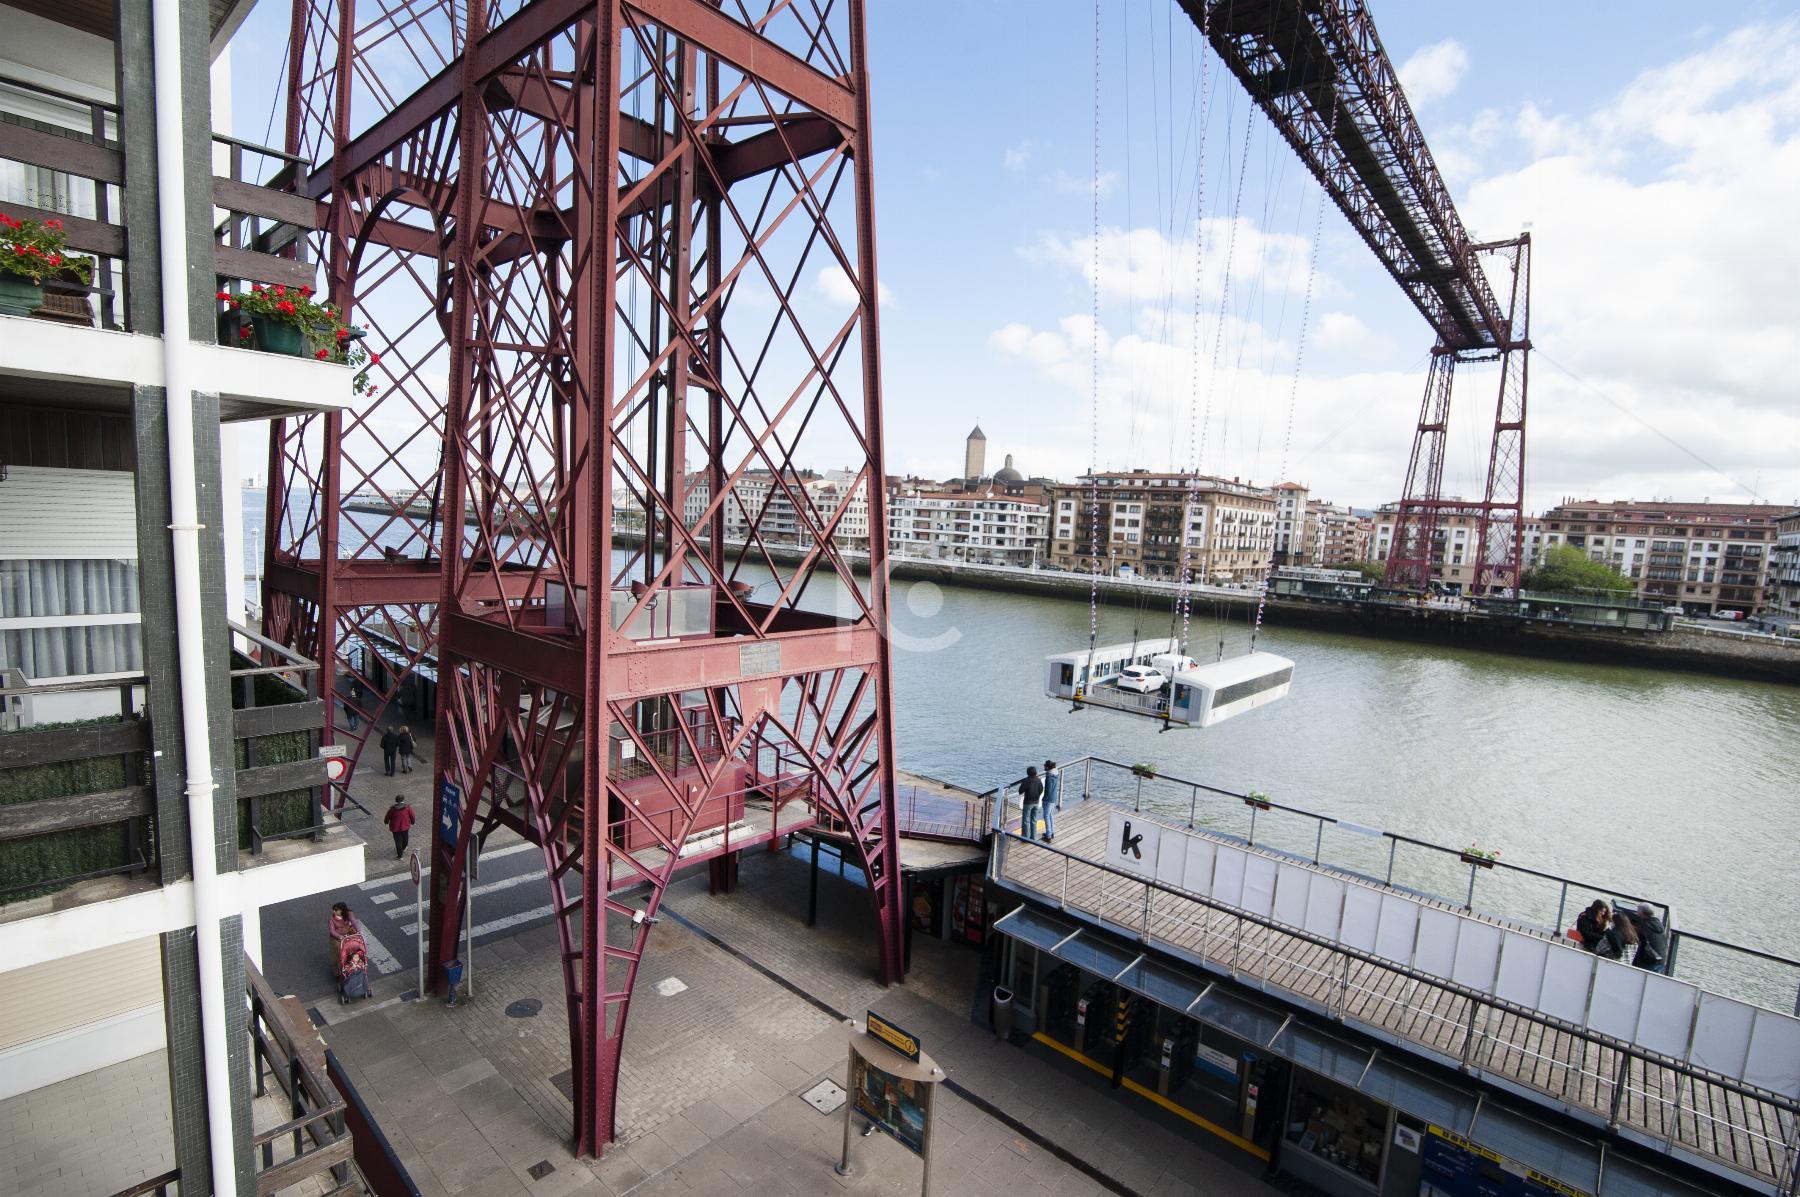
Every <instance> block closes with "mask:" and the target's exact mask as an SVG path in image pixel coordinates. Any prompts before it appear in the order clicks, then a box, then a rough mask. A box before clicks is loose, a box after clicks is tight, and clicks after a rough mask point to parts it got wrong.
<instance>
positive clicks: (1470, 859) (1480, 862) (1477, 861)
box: [1460, 852, 1494, 869]
mask: <svg viewBox="0 0 1800 1197" xmlns="http://www.w3.org/2000/svg"><path fill="white" fill-rule="evenodd" d="M1460 855H1461V856H1462V862H1463V863H1464V864H1469V865H1474V866H1475V867H1476V868H1478V869H1491V868H1493V867H1494V861H1493V858H1492V857H1489V856H1470V855H1469V854H1468V853H1467V852H1464V853H1461V854H1460Z"/></svg>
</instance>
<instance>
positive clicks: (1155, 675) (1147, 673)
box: [1114, 665, 1169, 694]
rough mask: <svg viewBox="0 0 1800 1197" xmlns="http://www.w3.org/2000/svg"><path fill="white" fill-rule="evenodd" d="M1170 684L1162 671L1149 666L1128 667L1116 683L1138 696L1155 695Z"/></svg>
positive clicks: (1120, 687) (1120, 674) (1121, 672)
mask: <svg viewBox="0 0 1800 1197" xmlns="http://www.w3.org/2000/svg"><path fill="white" fill-rule="evenodd" d="M1168 684H1169V679H1168V678H1166V677H1164V676H1163V674H1162V671H1161V670H1159V669H1153V668H1151V667H1150V666H1148V665H1127V666H1126V667H1125V668H1124V669H1123V670H1122V671H1120V673H1119V680H1118V681H1117V682H1115V683H1114V685H1116V686H1118V687H1119V689H1121V690H1131V691H1134V692H1135V693H1138V694H1155V693H1156V692H1157V691H1158V690H1161V689H1162V688H1163V687H1164V686H1166V685H1168Z"/></svg>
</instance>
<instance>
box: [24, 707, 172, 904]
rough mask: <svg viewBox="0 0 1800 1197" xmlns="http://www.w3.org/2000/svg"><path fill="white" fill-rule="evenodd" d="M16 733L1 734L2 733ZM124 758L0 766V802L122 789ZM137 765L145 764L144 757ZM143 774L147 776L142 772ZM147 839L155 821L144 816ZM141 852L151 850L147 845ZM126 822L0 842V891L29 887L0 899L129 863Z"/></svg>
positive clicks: (33, 893)
mask: <svg viewBox="0 0 1800 1197" xmlns="http://www.w3.org/2000/svg"><path fill="white" fill-rule="evenodd" d="M124 722H126V719H125V718H124V717H123V716H113V717H111V718H107V719H83V720H77V721H73V722H68V723H55V724H39V725H38V726H36V727H32V728H27V729H26V730H27V731H33V732H36V731H44V730H48V729H52V728H59V727H90V726H93V725H96V724H106V723H124ZM10 734H18V733H7V732H0V735H10ZM129 759H130V758H129V757H128V756H123V755H121V756H97V757H89V758H88V759H86V760H79V761H57V762H55V763H53V764H48V765H28V766H26V767H24V768H22V769H0V806H11V805H13V804H14V803H19V802H36V801H38V800H39V799H43V798H66V797H70V796H72V795H76V794H100V793H104V792H105V791H107V790H119V789H123V788H125V784H126V783H125V766H126V762H127V761H128V760H129ZM140 768H142V769H145V770H147V769H148V768H149V761H148V760H141V761H140ZM146 776H147V774H146ZM144 823H145V831H146V839H147V840H148V838H149V837H150V836H153V835H154V834H155V821H154V820H151V819H146V820H144ZM145 851H146V852H149V851H150V847H149V844H148V843H146V845H145ZM133 859H134V858H133V857H132V854H131V831H130V825H129V824H125V823H114V824H110V825H108V826H105V827H83V828H79V829H77V830H75V831H60V832H57V833H56V834H54V835H40V836H33V837H32V838H31V839H27V840H7V841H6V842H4V843H0V890H11V889H12V888H13V887H14V886H22V885H29V886H32V887H33V888H31V889H27V890H23V891H21V892H19V893H13V894H9V895H6V896H0V902H16V901H20V900H22V899H24V898H34V897H37V896H39V895H41V894H47V893H53V892H55V891H56V890H58V889H60V888H62V887H61V885H58V884H54V883H51V884H39V883H43V882H50V881H51V879H53V878H58V877H80V876H84V875H86V874H88V873H98V872H100V871H102V870H104V869H114V868H121V867H123V866H125V865H128V864H131V863H133Z"/></svg>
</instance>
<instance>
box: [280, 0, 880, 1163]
mask: <svg viewBox="0 0 1800 1197" xmlns="http://www.w3.org/2000/svg"><path fill="white" fill-rule="evenodd" d="M289 86H290V94H291V100H290V109H291V110H290V114H289V126H288V146H289V149H290V150H291V151H292V152H293V153H295V154H296V155H298V156H300V157H302V158H304V159H305V160H306V161H308V162H310V163H312V164H313V166H312V172H311V194H312V195H313V197H314V198H315V199H316V200H317V201H318V203H319V204H320V207H321V217H322V221H321V227H322V228H323V229H324V230H325V231H324V233H323V234H322V236H321V244H320V245H319V246H318V249H319V251H320V261H321V262H322V264H323V268H324V270H325V273H326V277H327V278H328V281H329V286H330V292H331V295H332V297H333V299H335V300H336V301H337V302H338V303H340V304H342V305H343V306H344V307H345V309H346V311H347V314H348V316H349V318H350V319H351V320H352V321H353V322H354V323H356V324H358V325H361V326H363V327H365V328H367V329H368V330H369V344H370V346H371V347H372V348H374V349H375V350H376V351H378V352H379V353H380V354H381V355H382V357H381V361H380V363H379V364H378V365H376V366H375V367H374V368H373V369H372V371H371V374H372V382H373V384H374V385H375V386H376V387H377V393H376V394H375V395H374V396H372V397H365V399H364V400H363V401H362V402H361V403H360V404H359V405H358V410H357V411H356V412H355V413H346V414H344V415H341V416H339V415H330V416H318V417H311V418H308V419H304V420H299V421H289V422H287V423H286V424H284V425H282V426H281V427H280V428H279V429H278V431H277V434H276V436H275V438H274V445H273V447H272V450H271V468H270V482H269V495H270V499H269V513H268V527H269V529H270V532H269V536H268V541H269V549H268V555H269V561H268V563H267V578H268V582H267V593H266V596H265V611H266V615H265V621H266V626H267V628H268V629H269V631H270V633H271V634H273V635H275V636H277V637H279V638H281V639H283V640H285V641H287V642H288V643H292V644H295V645H297V646H302V647H303V648H304V649H305V650H306V651H309V652H318V653H322V654H324V657H323V658H322V659H328V660H331V661H333V662H335V664H336V666H337V671H338V675H339V680H337V681H336V682H335V684H334V685H333V688H332V693H331V694H330V695H329V696H328V697H329V705H330V709H331V729H332V733H333V735H335V736H336V737H337V738H339V739H340V740H342V741H345V742H348V743H350V744H351V745H352V746H353V748H354V749H356V750H360V748H361V745H362V742H363V738H364V737H366V736H367V735H368V734H369V729H370V728H371V727H372V726H374V725H376V724H377V723H378V722H379V721H381V720H382V719H383V718H384V717H386V716H387V715H388V714H389V712H391V711H392V709H393V707H394V704H395V702H396V700H397V695H398V694H399V693H400V692H401V688H402V687H403V686H404V685H405V683H406V680H407V678H408V677H409V676H411V677H415V678H420V677H425V676H427V673H426V671H429V675H430V676H431V677H432V678H433V679H434V680H435V683H436V687H437V691H436V692H437V696H438V702H437V714H436V720H437V722H436V729H437V730H436V753H435V755H434V759H433V767H434V769H435V772H436V776H435V779H434V780H436V781H437V783H438V799H437V809H436V810H435V811H434V816H435V821H434V834H433V836H432V843H433V859H432V873H431V879H432V910H431V922H430V936H431V945H432V947H431V951H432V966H433V970H434V977H433V986H434V988H435V987H438V986H440V985H441V981H442V965H443V963H444V962H445V961H446V960H448V959H449V958H450V957H452V956H453V955H455V954H456V951H457V940H458V935H459V931H460V920H459V912H460V911H461V910H462V909H463V889H464V885H465V880H464V879H465V862H466V861H467V859H468V857H469V855H470V853H471V852H472V851H478V846H479V844H480V842H481V841H482V840H483V839H484V838H485V837H486V836H487V835H488V834H489V833H490V832H491V831H492V830H494V829H495V828H496V827H506V828H510V829H511V830H513V831H515V832H517V833H518V834H520V835H522V836H524V837H526V838H527V839H529V840H531V841H532V842H534V843H536V844H538V845H539V846H540V847H541V848H542V851H543V857H544V862H545V865H546V867H547V870H548V874H549V884H550V888H551V896H552V904H553V906H554V908H555V917H556V924H557V928H558V931H559V933H560V938H561V948H562V962H563V970H564V979H565V986H566V992H567V1010H568V1019H569V1038H570V1054H571V1059H572V1064H573V1073H574V1078H575V1082H574V1090H575V1093H574V1106H575V1110H574V1114H575V1127H574V1132H575V1141H576V1146H577V1149H578V1151H580V1152H582V1153H598V1152H599V1151H600V1150H601V1149H602V1148H603V1147H604V1146H605V1144H606V1143H608V1142H609V1141H611V1139H612V1138H613V1126H614V1107H615V1102H616V1098H617V1092H616V1086H617V1081H618V1068H619V1052H620V1046H621V1042H622V1039H623V1035H624V1032H625V1026H626V1021H627V1018H626V1016H627V1012H628V1010H629V1007H630V1001H631V989H632V983H633V980H634V978H635V976H636V973H637V968H638V964H639V961H640V960H641V959H642V956H643V952H644V948H645V943H646V937H647V936H648V934H649V931H650V927H651V924H652V923H654V922H655V920H656V917H657V911H658V907H659V904H660V902H661V900H662V897H663V893H664V890H665V888H666V887H667V885H668V884H669V881H670V878H671V876H672V875H673V874H674V873H675V872H676V871H677V869H679V868H684V867H688V866H692V865H697V864H700V863H702V862H706V863H709V866H710V868H711V870H712V874H713V880H714V883H715V884H718V885H722V886H727V887H728V886H729V885H730V884H732V882H733V880H734V878H735V867H734V866H735V861H736V859H737V854H738V853H740V852H742V851H743V850H744V849H746V848H751V847H755V846H757V845H762V844H769V843H772V842H773V841H775V840H777V839H779V838H780V837H782V836H785V835H788V834H790V833H792V832H794V831H798V830H804V829H807V828H821V829H823V830H825V831H827V832H830V833H832V834H835V835H837V836H839V837H841V838H842V840H843V841H845V842H846V844H847V846H848V851H849V854H850V859H851V860H852V861H853V862H854V863H857V864H859V865H860V866H861V868H862V869H863V871H864V874H865V876H866V877H867V879H868V881H869V891H870V896H871V900H872V905H873V908H874V916H875V918H874V926H875V930H876V936H875V938H876V942H877V951H876V962H877V971H878V972H879V974H880V976H881V977H882V978H883V980H884V981H886V982H894V981H898V980H899V979H900V975H901V971H902V962H901V954H900V933H901V927H902V924H901V917H902V916H901V908H900V876H899V866H898V857H897V842H896V839H895V836H896V834H897V831H896V828H895V821H894V798H893V796H894V779H893V771H894V764H893V744H892V740H891V726H892V723H891V717H890V709H889V703H890V689H889V662H888V651H889V650H888V639H887V635H886V632H887V606H888V580H887V562H886V546H887V529H886V516H885V506H884V503H883V495H884V491H885V486H884V478H885V475H884V473H883V465H882V423H881V389H880V356H879V350H878V345H879V336H878V312H877V308H876V302H875V297H876V294H877V284H876V262H875V245H874V240H873V218H872V191H871V175H870V158H869V145H870V142H869V82H868V73H867V59H866V47H865V32H864V14H863V3H862V0H809V2H808V3H804V4H794V3H791V2H790V0H756V2H755V3H748V4H746V3H741V2H739V0H731V2H729V3H725V4H720V3H718V2H717V0H629V2H625V0H585V2H579V3H577V2H574V0H511V2H510V3H508V2H501V0H294V8H293V27H292V40H291V45H290V63H289ZM820 446H827V448H821V447H820ZM826 452H829V453H830V454H832V456H831V457H830V458H829V459H828V460H832V461H848V462H849V463H850V464H849V466H848V468H847V469H846V470H845V471H843V473H842V476H841V477H840V478H839V479H838V481H839V483H840V486H841V488H842V490H843V491H844V492H846V493H848V494H849V495H850V496H851V498H850V500H848V501H836V502H826V503H821V501H819V499H818V498H817V492H816V491H815V489H814V488H813V487H812V486H810V485H809V481H811V479H810V477H809V476H808V475H807V474H806V473H805V472H804V471H803V470H802V466H801V463H802V462H803V461H808V460H819V459H820V457H821V456H822V455H823V454H824V453H826ZM858 498H860V500H861V502H862V503H863V504H866V512H867V514H866V521H867V532H866V535H867V540H868V548H869V558H868V564H867V568H866V573H860V572H858V571H857V570H853V569H852V567H851V563H850V561H849V559H848V558H847V556H846V554H845V551H844V549H845V546H846V541H847V540H848V537H847V535H846V525H845V520H846V519H847V518H853V517H854V515H855V512H856V511H857V509H858V506H859V505H858V503H857V502H856V499H858ZM858 567H859V569H860V568H861V563H860V562H859V563H858Z"/></svg>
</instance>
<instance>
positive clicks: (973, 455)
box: [963, 424, 987, 482]
mask: <svg viewBox="0 0 1800 1197" xmlns="http://www.w3.org/2000/svg"><path fill="white" fill-rule="evenodd" d="M963 477H964V478H966V479H968V480H969V481H970V482H974V481H976V480H977V479H979V478H985V477H987V436H986V434H984V433H983V432H982V431H981V425H979V424H977V425H975V431H973V432H971V433H970V434H969V440H968V443H967V445H966V446H965V447H964V449H963Z"/></svg>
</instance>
